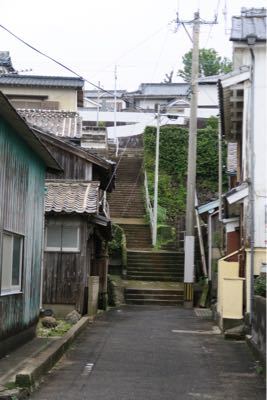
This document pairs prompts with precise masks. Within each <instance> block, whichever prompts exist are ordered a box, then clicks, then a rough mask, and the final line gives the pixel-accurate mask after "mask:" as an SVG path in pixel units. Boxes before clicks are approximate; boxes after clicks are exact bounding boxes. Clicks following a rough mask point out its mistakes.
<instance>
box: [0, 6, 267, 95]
mask: <svg viewBox="0 0 267 400" xmlns="http://www.w3.org/2000/svg"><path fill="white" fill-rule="evenodd" d="M0 4H1V6H0V8H1V13H0V24H2V25H4V26H5V27H6V28H8V29H9V30H11V31H12V32H13V33H15V34H16V35H18V36H20V37H21V38H22V39H24V40H25V41H27V42H29V43H30V44H32V45H33V46H35V47H37V48H38V49H40V50H41V51H43V52H45V53H47V54H49V55H50V56H51V57H53V58H56V59H57V60H59V61H60V62H62V63H64V64H65V65H67V66H69V67H70V68H72V69H74V70H75V71H77V72H78V73H79V74H80V75H82V76H84V77H85V78H86V79H88V80H89V81H91V82H93V83H96V84H97V83H98V82H100V83H101V86H103V87H104V88H105V89H109V90H110V89H113V88H114V66H115V65H116V64H117V66H118V67H117V70H118V80H117V86H118V88H120V89H127V90H136V89H137V88H138V86H139V84H140V83H142V82H161V81H162V80H163V79H164V76H165V73H169V72H170V71H171V70H172V69H173V70H174V71H175V73H174V75H176V72H177V70H178V69H179V68H180V67H181V58H182V56H183V54H184V53H185V52H187V51H188V50H190V48H191V42H190V40H189V38H188V36H187V35H186V33H185V31H184V29H183V28H182V27H179V29H178V30H177V32H175V27H176V24H175V23H172V21H174V20H175V19H176V12H177V10H179V16H180V18H181V19H192V17H193V13H194V11H196V10H197V9H199V10H200V16H201V17H202V18H203V19H205V20H213V18H214V14H215V11H216V10H217V9H218V24H217V25H214V26H213V27H212V29H211V27H210V26H208V25H202V26H201V35H200V46H201V47H207V48H215V49H216V50H217V51H218V53H219V54H220V55H222V56H227V57H229V58H231V53H232V50H231V49H232V45H231V42H230V41H229V28H230V27H231V16H232V15H239V14H240V9H241V7H264V6H266V0H227V1H226V0H221V1H218V0H180V1H178V0H165V1H162V0H134V1H133V0H75V1H66V0H46V1H42V2H41V1H38V0H24V1H21V0H12V1H11V0H2V1H1V2H0ZM225 6H226V9H227V15H226V17H227V21H226V23H225V17H224V15H225V14H223V10H224V9H225ZM188 29H189V30H191V27H190V26H188ZM0 43H1V49H0V50H8V51H10V54H11V57H12V61H13V66H14V67H15V68H16V69H17V70H18V71H21V70H25V69H32V72H29V73H33V74H41V75H70V73H69V72H67V71H65V70H64V69H62V68H60V67H59V66H57V65H56V64H54V63H53V62H52V61H49V60H46V59H45V58H44V57H42V56H40V55H38V54H37V53H36V52H34V51H33V50H31V49H29V48H27V47H26V46H25V45H23V44H22V43H20V42H18V41H17V40H16V39H15V38H13V37H11V36H10V35H9V34H8V33H6V32H5V31H4V30H2V29H1V28H0ZM177 80H178V78H177V77H176V76H175V77H174V81H177ZM86 86H87V88H88V89H92V88H93V87H92V86H89V85H86Z"/></svg>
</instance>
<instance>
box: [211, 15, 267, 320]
mask: <svg viewBox="0 0 267 400" xmlns="http://www.w3.org/2000/svg"><path fill="white" fill-rule="evenodd" d="M231 40H232V41H233V67H234V71H233V72H232V73H230V74H227V75H225V76H224V77H222V78H221V79H220V81H219V92H220V116H221V125H222V133H223V135H224V136H225V138H226V139H227V141H228V149H229V150H228V155H229V157H231V159H230V161H231V162H230V163H228V165H229V164H231V165H230V167H229V170H231V178H230V191H229V192H228V193H226V194H225V196H224V197H225V220H224V222H225V224H226V232H227V252H228V256H230V255H231V254H232V256H231V257H229V259H230V261H229V260H227V256H226V257H225V258H224V260H223V261H222V263H221V265H220V263H219V280H220V279H222V280H223V281H224V282H223V283H222V282H221V283H220V282H219V284H218V286H219V287H221V288H222V287H224V289H223V291H221V293H219V299H218V300H219V301H218V311H219V313H220V314H222V317H225V318H230V319H231V318H234V316H236V318H237V319H238V318H242V314H243V311H242V306H243V300H242V295H243V289H242V286H243V284H242V283H241V280H242V279H243V280H244V279H245V281H244V282H245V284H246V300H245V301H244V303H245V311H246V312H248V313H250V312H251V299H252V293H251V288H252V283H253V279H251V273H252V274H253V275H254V276H256V275H259V273H260V270H261V266H262V264H263V263H266V260H267V252H266V246H267V134H266V133H267V113H266V110H267V101H266V100H267V99H266V82H267V74H266V68H267V65H266V9H253V8H252V9H245V8H243V9H242V12H241V16H238V17H233V20H232V32H231ZM227 261H228V265H227ZM234 263H235V264H236V265H235V266H234V265H233V264H234ZM230 264H231V265H230ZM235 268H236V272H235V273H233V270H234V269H235ZM235 280H236V281H235ZM238 282H239V283H240V284H238ZM234 284H236V285H237V286H238V285H239V286H238V289H237V286H236V287H235V289H233V288H234V286H233V285H234ZM233 297H234V299H235V300H234V302H233ZM227 299H228V300H229V301H232V302H233V304H234V305H236V306H237V307H239V310H238V309H235V307H234V306H233V307H232V311H231V312H232V316H231V312H229V311H226V310H227ZM238 316H239V317H238Z"/></svg>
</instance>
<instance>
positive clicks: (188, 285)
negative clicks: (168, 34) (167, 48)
mask: <svg viewBox="0 0 267 400" xmlns="http://www.w3.org/2000/svg"><path fill="white" fill-rule="evenodd" d="M177 23H178V24H182V26H183V27H184V29H185V30H186V33H187V34H188V36H189V37H190V39H191V41H192V42H193V50H192V72H191V74H192V76H191V101H190V121H189V141H188V167H187V197H186V231H185V242H184V252H185V259H184V268H185V271H184V306H185V307H189V308H191V307H193V283H194V266H195V194H196V158H197V157H196V153H197V105H198V78H199V76H198V75H199V32H200V25H201V24H214V23H217V20H216V18H215V20H214V21H213V22H206V21H203V20H202V19H200V16H199V11H197V12H195V13H194V19H193V21H181V20H179V18H178V16H177ZM186 24H189V25H193V37H192V38H191V36H190V35H189V33H188V31H187V29H186V27H185V25H186Z"/></svg>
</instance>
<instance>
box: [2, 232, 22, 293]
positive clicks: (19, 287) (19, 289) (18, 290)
mask: <svg viewBox="0 0 267 400" xmlns="http://www.w3.org/2000/svg"><path fill="white" fill-rule="evenodd" d="M4 235H6V236H10V237H12V254H11V257H10V264H9V265H10V266H11V268H10V286H9V288H7V289H3V271H4V263H3V255H4ZM14 237H17V238H19V239H20V253H19V254H20V259H19V283H18V285H13V284H12V277H13V256H14ZM24 243H25V236H24V235H22V234H20V233H17V232H12V231H8V230H5V229H4V230H3V231H2V245H1V248H2V256H1V279H0V288H1V290H0V296H8V295H12V294H18V293H22V282H23V269H24Z"/></svg>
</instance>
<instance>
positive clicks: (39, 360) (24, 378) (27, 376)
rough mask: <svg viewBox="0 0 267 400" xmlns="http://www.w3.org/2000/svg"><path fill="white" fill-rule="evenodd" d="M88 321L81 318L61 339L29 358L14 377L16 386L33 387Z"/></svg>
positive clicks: (87, 318)
mask: <svg viewBox="0 0 267 400" xmlns="http://www.w3.org/2000/svg"><path fill="white" fill-rule="evenodd" d="M90 321H92V319H91V318H90V317H88V316H86V317H82V318H81V319H80V321H79V322H77V324H75V325H74V326H73V327H72V328H70V330H69V331H68V332H67V333H66V334H65V335H64V336H63V337H62V338H60V339H58V340H57V341H55V342H54V343H52V344H51V345H50V346H49V347H48V348H47V349H46V350H45V351H44V352H42V353H40V354H39V355H38V356H37V357H35V358H29V359H28V365H27V367H25V368H24V369H23V370H22V371H20V372H19V373H18V374H17V375H16V385H17V386H20V387H34V386H35V384H36V383H37V382H38V379H39V378H40V377H41V376H42V375H44V374H45V373H46V372H48V371H49V370H50V369H51V368H52V367H53V366H54V364H55V363H56V362H57V361H58V360H59V359H60V358H61V357H62V355H63V354H64V352H65V351H66V350H67V348H68V347H69V346H70V344H71V343H72V342H73V340H74V339H75V338H76V337H77V336H78V335H79V334H80V333H81V332H82V330H83V329H84V328H86V326H87V325H88V324H89V322H90Z"/></svg>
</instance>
